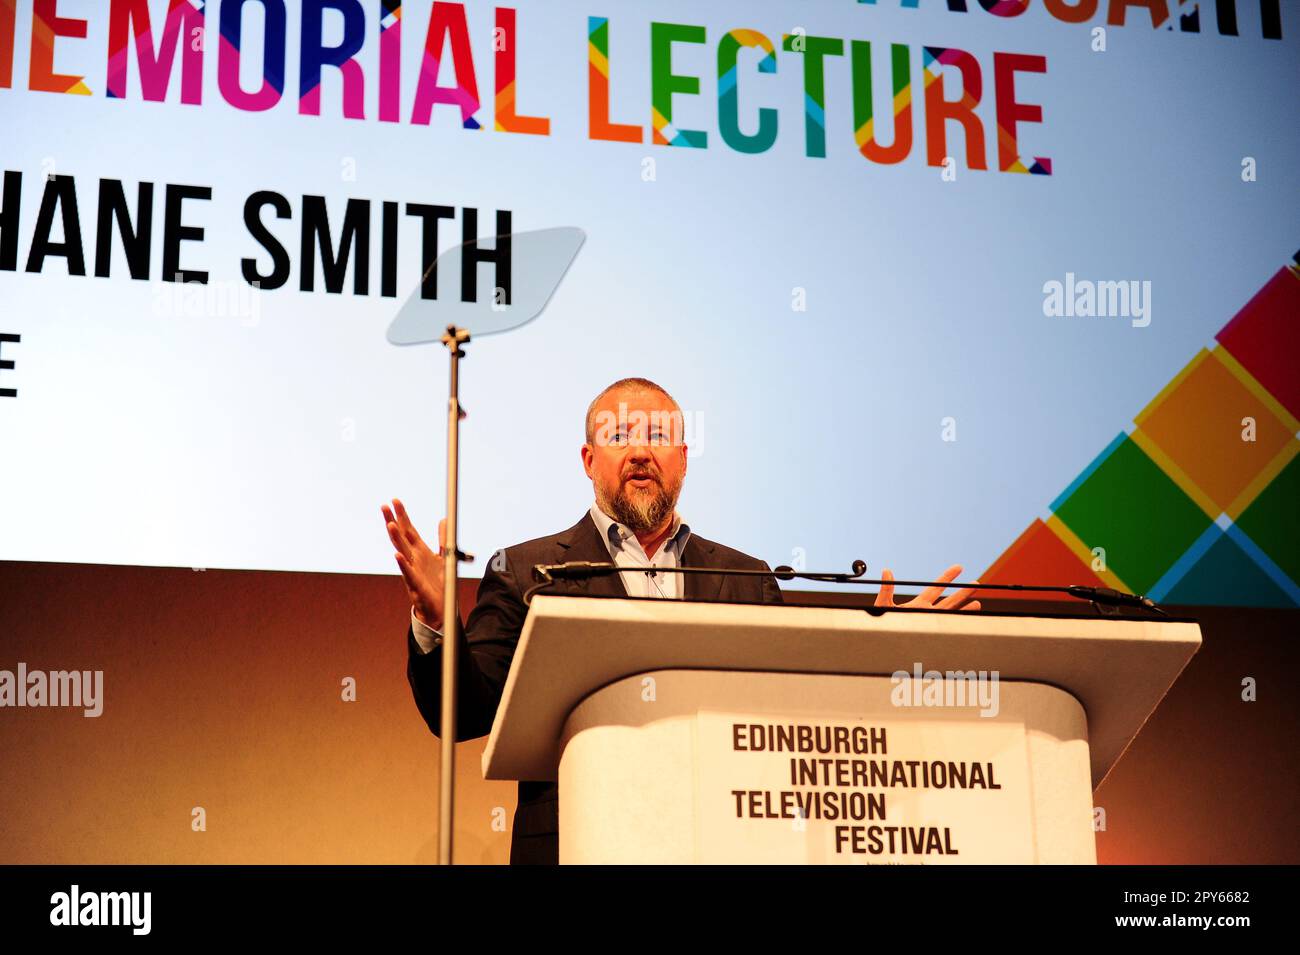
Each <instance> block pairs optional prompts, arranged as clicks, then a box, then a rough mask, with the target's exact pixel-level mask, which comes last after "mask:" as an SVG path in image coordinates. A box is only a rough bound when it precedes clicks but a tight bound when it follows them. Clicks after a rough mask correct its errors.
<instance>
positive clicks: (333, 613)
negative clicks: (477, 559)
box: [0, 563, 1300, 864]
mask: <svg viewBox="0 0 1300 955" xmlns="http://www.w3.org/2000/svg"><path fill="white" fill-rule="evenodd" d="M474 586H475V582H472V581H467V582H465V583H464V590H463V591H462V592H463V595H464V596H463V598H462V603H463V605H464V606H465V607H466V608H468V607H469V606H471V605H472V602H473V588H474ZM825 598H826V595H824V594H816V595H813V594H805V595H798V594H791V595H790V596H789V599H790V600H791V602H796V601H798V602H808V601H812V600H824V599H825ZM840 599H841V600H849V599H855V600H856V599H869V598H857V597H856V596H855V597H853V598H840ZM1004 606H1007V605H1004ZM1014 606H1015V607H1016V608H1017V609H1023V608H1024V607H1025V605H1024V604H1021V603H1017V604H1015V605H1014ZM407 612H408V607H407V604H406V595H405V591H404V589H403V588H402V586H401V583H400V581H399V580H398V578H397V577H396V576H393V577H386V576H365V575H335V574H297V573H275V572H248V571H217V570H209V571H193V570H176V569H168V568H162V569H160V568H148V567H116V566H98V565H95V566H90V565H80V564H46V563H0V669H7V670H14V669H16V667H17V665H18V663H19V662H20V661H21V662H23V663H25V664H27V667H28V668H29V669H40V670H47V671H48V670H73V669H77V670H103V671H104V711H103V715H102V716H100V717H98V718H96V719H88V718H85V717H84V716H83V715H82V713H81V711H80V710H54V709H26V708H23V709H12V708H3V709H0V765H3V767H4V769H3V780H4V784H3V786H2V787H0V863H69V864H86V863H325V862H328V863H431V862H433V861H434V859H435V857H436V849H437V840H436V833H437V819H436V815H437V813H436V806H437V800H436V792H437V783H438V747H439V743H438V740H436V739H435V738H434V737H433V736H432V735H431V734H430V733H429V731H428V729H427V728H426V727H425V725H424V722H423V721H422V720H421V719H420V717H419V714H418V713H417V712H416V709H415V704H414V703H413V702H412V700H411V695H410V691H409V689H408V687H407V684H406V674H405V664H406V646H405V643H404V638H405V626H406V616H407ZM1180 612H1183V613H1187V614H1189V615H1193V616H1198V617H1199V618H1200V619H1201V623H1202V627H1203V630H1204V636H1205V646H1204V647H1203V648H1202V650H1201V652H1200V653H1199V654H1198V655H1197V657H1196V658H1195V659H1194V660H1193V662H1192V664H1191V666H1190V667H1189V668H1188V670H1187V671H1186V672H1185V673H1184V674H1183V677H1182V679H1181V680H1180V681H1179V683H1178V684H1177V685H1176V686H1175V688H1174V690H1173V691H1172V693H1171V694H1170V695H1169V697H1168V698H1167V699H1166V700H1165V701H1164V703H1163V704H1162V705H1161V707H1160V709H1159V710H1157V712H1156V714H1155V716H1154V717H1153V718H1152V719H1151V721H1150V722H1149V723H1148V724H1147V726H1146V728H1145V730H1144V731H1143V733H1142V735H1141V736H1140V737H1139V738H1138V740H1137V742H1136V743H1135V744H1134V746H1133V747H1132V748H1131V749H1130V750H1129V752H1128V754H1127V755H1126V756H1125V757H1124V759H1123V761H1122V762H1121V763H1120V765H1119V766H1118V767H1117V769H1116V770H1115V771H1114V773H1112V775H1111V777H1110V778H1109V779H1108V780H1107V782H1106V784H1105V785H1104V786H1103V787H1102V788H1101V789H1100V790H1099V791H1098V792H1097V794H1096V796H1095V800H1094V801H1095V804H1096V805H1097V806H1100V807H1102V808H1104V809H1105V811H1106V829H1105V830H1104V831H1102V832H1099V833H1098V840H1097V843H1098V852H1099V856H1100V859H1101V861H1102V862H1108V863H1167V862H1179V863H1252V862H1261V863H1265V862H1267V863H1276V862H1297V861H1300V836H1298V835H1297V827H1296V825H1295V819H1296V817H1297V809H1300V807H1298V806H1297V801H1298V794H1300V785H1298V784H1300V778H1298V777H1300V770H1298V768H1297V761H1296V759H1295V739H1296V731H1297V727H1298V726H1300V702H1298V699H1300V697H1298V695H1297V693H1296V691H1295V690H1294V688H1292V687H1291V685H1290V683H1291V679H1290V678H1291V675H1292V674H1293V673H1295V672H1297V665H1298V664H1300V652H1297V649H1296V648H1297V643H1296V640H1297V633H1296V631H1297V624H1298V623H1300V612H1296V611H1265V610H1225V609H1213V610H1182V611H1180ZM1245 677H1253V678H1254V679H1255V680H1256V681H1257V684H1258V700H1257V702H1245V701H1243V700H1242V680H1243V678H1245ZM348 678H351V679H352V680H354V681H355V686H356V699H355V701H354V702H349V701H345V700H344V683H345V680H347V679H348ZM483 742H484V741H483V740H476V741H474V742H471V743H465V744H462V745H461V749H460V753H459V758H458V761H457V765H458V770H457V771H458V773H459V774H460V776H461V782H462V786H461V789H460V793H461V795H460V802H459V810H458V819H457V832H456V858H457V861H458V862H464V863H500V862H505V861H506V860H507V858H508V854H509V842H510V836H509V826H510V820H511V816H512V814H513V812H514V804H515V796H514V791H515V790H514V784H513V783H501V782H485V781H484V780H483V778H482V776H481V774H480V770H479V757H480V755H481V753H482V750H483ZM199 809H201V810H202V813H203V817H204V820H205V824H206V828H205V830H203V831H196V830H195V826H194V820H195V818H196V811H197V810H199Z"/></svg>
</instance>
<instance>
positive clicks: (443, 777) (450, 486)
mask: <svg viewBox="0 0 1300 955" xmlns="http://www.w3.org/2000/svg"><path fill="white" fill-rule="evenodd" d="M467 341H469V331H468V330H466V329H464V328H457V327H456V326H455V325H448V326H447V331H446V333H445V334H444V335H443V336H442V343H443V344H444V345H446V346H447V350H448V352H449V353H450V357H451V388H450V392H451V393H450V396H449V397H448V399H447V541H446V543H445V544H444V545H443V546H442V548H441V549H440V551H439V553H440V554H442V555H443V558H444V559H443V603H442V606H443V611H442V632H443V641H442V719H441V722H440V723H439V727H438V729H439V733H438V735H439V737H440V738H441V741H442V742H441V746H442V771H441V774H440V776H439V779H438V864H439V865H451V845H452V826H453V818H454V813H455V808H456V703H457V700H456V674H457V672H458V661H457V656H458V655H459V653H458V650H459V646H460V637H459V630H460V608H459V607H458V606H457V602H456V582H457V579H458V574H457V571H458V570H459V566H460V562H461V561H462V560H472V559H473V558H471V557H470V556H469V555H468V554H464V553H462V552H461V551H460V549H459V548H458V547H457V536H456V499H457V492H458V490H459V482H460V460H459V458H458V456H457V455H458V451H459V448H458V443H459V438H460V419H461V418H463V417H465V412H464V411H462V410H461V407H460V359H462V358H464V357H465V353H464V352H463V351H461V348H460V346H461V345H463V344H465V342H467ZM447 558H450V559H447Z"/></svg>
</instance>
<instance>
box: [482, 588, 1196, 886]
mask: <svg viewBox="0 0 1300 955" xmlns="http://www.w3.org/2000/svg"><path fill="white" fill-rule="evenodd" d="M1200 642H1201V638H1200V629H1199V627H1198V626H1197V624H1196V623H1194V622H1191V621H1170V620H1158V619H1116V618H1104V617H1096V618H1088V617H1083V616H1078V617H1066V616H1059V617H1058V616H1034V615H1028V614H993V613H979V614H974V613H962V612H933V611H919V610H917V611H908V610H906V609H902V610H889V611H883V612H882V611H873V610H866V609H847V608H827V607H799V606H790V605H784V606H783V605H772V604H763V605H758V604H720V603H701V602H688V601H675V600H652V599H649V600H647V599H620V598H590V597H573V596H537V597H535V598H534V599H533V601H532V604H531V607H530V609H529V612H528V618H527V620H526V622H525V625H524V629H523V632H522V634H521V636H520V640H519V644H518V647H517V649H516V651H515V657H514V662H513V665H512V667H511V670H510V675H509V677H508V679H507V681H506V685H505V690H504V694H503V696H502V700H501V704H500V707H499V708H498V710H497V714H496V720H495V722H494V724H493V727H492V734H491V736H490V737H489V739H488V744H487V747H486V749H485V750H484V753H483V774H484V776H485V777H486V778H488V779H517V780H554V779H558V780H559V819H560V862H561V863H642V864H644V863H781V864H846V863H847V864H879V865H884V864H927V865H929V864H954V863H955V864H962V863H966V864H970V863H1095V862H1096V843H1095V839H1094V835H1093V832H1094V828H1093V805H1092V793H1093V790H1094V789H1096V787H1097V786H1099V785H1100V784H1101V781H1102V780H1103V779H1104V778H1105V776H1106V774H1107V773H1108V772H1109V771H1110V768H1111V767H1112V766H1113V765H1114V764H1115V762H1116V761H1117V760H1118V759H1119V757H1120V755H1121V754H1122V753H1123V752H1124V750H1125V748H1126V747H1127V746H1128V744H1129V743H1130V742H1131V741H1132V740H1133V738H1134V737H1135V736H1136V735H1137V733H1138V731H1139V730H1140V729H1141V728H1142V725H1143V723H1145V722H1146V720H1147V718H1148V716H1150V714H1151V713H1152V711H1153V710H1154V709H1155V707H1156V706H1157V704H1158V703H1159V701H1160V699H1161V698H1162V697H1163V696H1164V694H1165V692H1166V691H1167V690H1168V689H1169V687H1170V686H1171V685H1172V684H1173V682H1174V680H1175V679H1177V677H1178V674H1179V673H1180V672H1181V671H1182V668H1183V667H1184V666H1185V665H1186V664H1187V662H1188V661H1189V660H1190V659H1191V657H1192V655H1193V654H1194V653H1195V652H1196V651H1197V649H1198V648H1199V647H1200Z"/></svg>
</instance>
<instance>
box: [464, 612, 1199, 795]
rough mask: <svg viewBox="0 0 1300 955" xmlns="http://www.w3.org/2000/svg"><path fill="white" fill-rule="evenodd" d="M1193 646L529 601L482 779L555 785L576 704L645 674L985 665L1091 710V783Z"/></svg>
mask: <svg viewBox="0 0 1300 955" xmlns="http://www.w3.org/2000/svg"><path fill="white" fill-rule="evenodd" d="M1200 645H1201V632H1200V627H1199V626H1198V625H1197V624H1196V623H1195V622H1192V621H1169V620H1160V619H1154V618H1153V619H1149V620H1147V619H1114V618H1105V617H1097V618H1095V619H1093V618H1086V617H1039V616H1031V615H1020V614H1007V615H1002V614H990V613H927V612H921V611H915V612H901V613H900V612H896V611H891V612H886V613H883V614H879V615H877V614H872V613H870V612H868V611H866V610H863V609H856V608H854V609H849V608H840V607H799V606H790V605H781V604H727V603H705V602H691V601H680V600H637V599H621V598H599V597H561V596H537V597H535V598H534V599H533V601H532V605H531V607H530V610H529V613H528V619H527V620H526V621H525V624H524V629H523V633H522V634H521V635H520V638H519V645H518V647H517V648H516V650H515V657H514V663H513V665H512V666H511V669H510V675H509V677H508V678H507V680H506V685H505V690H504V692H503V694H502V698H501V704H500V706H499V707H498V708H497V714H496V719H495V721H494V722H493V724H492V734H491V736H490V737H489V739H488V744H487V747H486V748H485V749H484V752H483V775H484V777H485V778H487V779H528V780H546V779H555V778H556V772H557V768H558V765H559V758H560V752H559V739H560V735H561V732H562V730H563V728H564V723H565V720H567V719H568V716H569V714H570V713H571V712H572V711H573V709H574V707H576V706H577V705H578V704H579V703H580V702H582V700H584V699H585V698H586V697H587V696H589V695H591V694H592V693H594V692H596V691H597V690H599V689H600V688H601V687H604V686H606V685H608V684H610V683H613V682H615V681H616V680H620V679H622V678H624V677H628V676H633V675H635V674H638V673H645V672H649V671H654V670H671V669H677V670H680V669H687V670H742V671H751V672H760V673H761V672H767V673H820V674H840V675H852V676H889V675H891V674H893V673H895V672H897V671H899V670H904V671H907V672H909V673H911V672H913V669H914V667H915V666H916V665H918V664H919V665H920V666H921V668H922V669H923V670H925V671H934V670H937V671H940V672H943V671H949V670H953V671H968V670H977V671H978V670H984V671H988V672H993V671H996V672H997V673H998V679H999V680H1000V681H1006V680H1019V681H1024V682H1032V683H1045V684H1048V685H1050V686H1055V687H1058V688H1059V689H1062V690H1065V691H1066V692H1068V693H1070V694H1072V695H1073V696H1074V697H1075V698H1076V699H1078V701H1079V702H1080V703H1081V704H1082V705H1083V708H1084V711H1085V712H1086V713H1087V716H1088V737H1089V747H1090V750H1091V757H1092V783H1093V788H1094V789H1095V788H1096V787H1097V786H1099V785H1100V784H1101V781H1102V780H1103V779H1104V778H1105V776H1106V774H1107V773H1108V772H1110V769H1111V767H1112V766H1114V764H1115V763H1116V762H1117V761H1118V760H1119V757H1120V755H1121V754H1122V753H1123V752H1124V750H1125V748H1126V747H1127V746H1128V744H1129V743H1130V742H1131V741H1132V739H1133V738H1134V737H1135V736H1136V735H1137V733H1138V731H1139V730H1140V729H1141V728H1142V725H1143V724H1144V723H1145V722H1146V720H1147V718H1148V717H1149V716H1150V715H1151V713H1152V712H1153V711H1154V710H1155V708H1156V706H1157V704H1158V703H1159V702H1160V700H1161V699H1162V698H1163V697H1164V695H1165V692H1166V691H1167V690H1168V689H1169V687H1170V686H1171V685H1172V684H1173V682H1174V680H1176V679H1177V677H1178V674H1179V673H1180V672H1182V669H1183V667H1184V666H1186V664H1187V662H1188V661H1189V660H1190V659H1191V658H1192V655H1193V654H1195V653H1196V651H1197V649H1199V647H1200Z"/></svg>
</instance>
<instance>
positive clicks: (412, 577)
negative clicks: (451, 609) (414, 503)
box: [380, 498, 447, 630]
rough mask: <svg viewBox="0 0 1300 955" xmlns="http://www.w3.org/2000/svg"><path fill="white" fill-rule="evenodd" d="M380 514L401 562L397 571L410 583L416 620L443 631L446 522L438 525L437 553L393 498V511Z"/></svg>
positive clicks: (385, 508) (383, 508)
mask: <svg viewBox="0 0 1300 955" xmlns="http://www.w3.org/2000/svg"><path fill="white" fill-rule="evenodd" d="M380 510H381V511H383V514H384V524H385V525H386V526H387V528H388V539H389V540H391V541H392V542H393V546H394V547H395V548H397V553H396V554H395V555H394V556H395V557H396V558H397V569H398V570H400V571H401V572H402V580H403V581H404V582H405V583H406V591H407V593H408V594H409V595H410V597H411V606H412V608H414V610H415V616H416V617H417V618H418V619H419V620H420V622H421V623H423V624H425V625H426V626H428V627H429V628H430V629H433V630H441V629H442V608H443V579H444V578H443V567H444V561H445V560H446V558H445V557H444V556H443V554H444V552H445V551H446V545H447V521H446V519H445V518H444V519H443V520H441V521H439V522H438V550H437V552H434V551H432V550H430V549H429V545H428V544H426V543H425V542H424V538H422V537H421V536H420V532H419V531H417V530H416V529H415V525H414V524H412V523H411V518H410V517H409V516H408V515H407V513H406V508H405V507H404V506H403V505H402V502H401V501H400V500H398V499H397V498H393V506H392V509H391V510H390V509H389V507H388V505H387V504H384V505H381V506H380Z"/></svg>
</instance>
